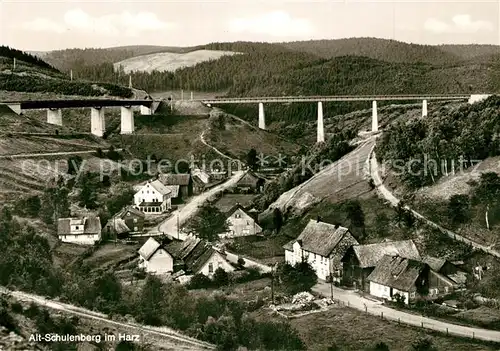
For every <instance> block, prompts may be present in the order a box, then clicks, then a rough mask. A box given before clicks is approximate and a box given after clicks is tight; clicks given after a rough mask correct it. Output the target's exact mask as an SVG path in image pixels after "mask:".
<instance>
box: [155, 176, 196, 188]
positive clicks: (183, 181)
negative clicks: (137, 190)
mask: <svg viewBox="0 0 500 351" xmlns="http://www.w3.org/2000/svg"><path fill="white" fill-rule="evenodd" d="M190 179H191V175H190V174H174V173H169V174H160V175H159V176H158V180H159V181H160V182H161V183H163V184H164V185H181V186H182V185H189V181H190Z"/></svg>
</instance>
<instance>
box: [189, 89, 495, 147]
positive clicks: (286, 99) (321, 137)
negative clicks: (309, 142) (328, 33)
mask: <svg viewBox="0 0 500 351" xmlns="http://www.w3.org/2000/svg"><path fill="white" fill-rule="evenodd" d="M490 95H491V94H476V95H464V94H458V95H345V96H341V95H336V96H281V97H245V98H217V99H207V100H199V101H201V102H203V103H204V104H207V105H209V106H210V105H211V104H252V103H258V104H259V128H260V129H266V120H265V114H264V103H291V102H317V103H318V123H317V126H318V133H317V142H318V143H320V142H323V141H325V131H324V127H323V102H330V101H372V132H377V131H378V115H377V101H412V100H415V101H422V116H423V117H424V116H427V101H428V100H441V101H460V100H468V102H469V104H472V103H474V102H477V101H481V100H483V99H486V98H487V97H489V96H490Z"/></svg>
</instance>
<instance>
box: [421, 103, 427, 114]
mask: <svg viewBox="0 0 500 351" xmlns="http://www.w3.org/2000/svg"><path fill="white" fill-rule="evenodd" d="M422 117H427V100H424V101H422Z"/></svg>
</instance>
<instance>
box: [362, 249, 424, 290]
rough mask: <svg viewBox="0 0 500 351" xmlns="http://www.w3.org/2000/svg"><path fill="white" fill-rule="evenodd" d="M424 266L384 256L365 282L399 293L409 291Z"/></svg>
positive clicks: (395, 257)
mask: <svg viewBox="0 0 500 351" xmlns="http://www.w3.org/2000/svg"><path fill="white" fill-rule="evenodd" d="M426 266H427V265H426V264H425V263H423V262H420V261H417V260H412V259H409V258H404V257H401V256H392V255H384V256H383V257H382V258H381V259H380V261H379V262H378V263H377V265H376V266H375V269H374V270H373V272H372V273H371V274H370V275H369V276H368V278H367V280H369V281H371V282H374V283H377V284H381V285H384V286H389V287H391V288H395V289H398V290H401V291H411V290H413V287H414V286H415V282H416V280H417V278H418V277H419V276H420V274H421V273H422V271H423V270H424V269H425V267H426Z"/></svg>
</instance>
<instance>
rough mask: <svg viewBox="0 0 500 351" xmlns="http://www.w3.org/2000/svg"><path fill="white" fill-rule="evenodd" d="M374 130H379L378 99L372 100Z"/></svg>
mask: <svg viewBox="0 0 500 351" xmlns="http://www.w3.org/2000/svg"><path fill="white" fill-rule="evenodd" d="M372 132H378V115H377V101H376V100H374V101H373V102H372Z"/></svg>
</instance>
